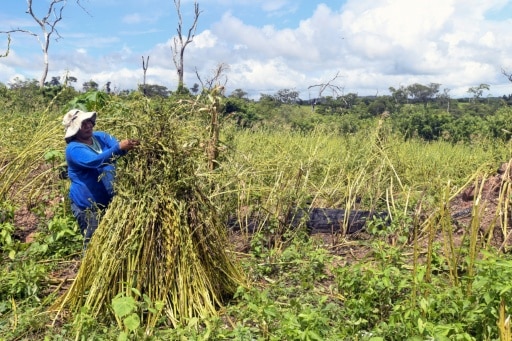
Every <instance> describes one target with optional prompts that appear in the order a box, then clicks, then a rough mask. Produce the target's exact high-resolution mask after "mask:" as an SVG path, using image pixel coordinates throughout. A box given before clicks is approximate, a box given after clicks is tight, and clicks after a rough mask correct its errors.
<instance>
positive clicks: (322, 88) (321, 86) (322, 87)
mask: <svg viewBox="0 0 512 341" xmlns="http://www.w3.org/2000/svg"><path fill="white" fill-rule="evenodd" d="M339 77H341V76H340V72H339V71H338V72H336V75H335V76H334V77H333V78H332V79H330V80H329V81H328V82H327V83H322V84H315V85H310V86H308V90H309V89H311V88H318V97H319V98H320V97H322V94H323V92H324V91H325V90H327V89H330V90H332V92H333V93H334V94H336V95H338V94H339V93H342V92H343V87H341V86H338V85H334V84H332V83H333V82H334V81H335V80H336V79H338V78H339Z"/></svg>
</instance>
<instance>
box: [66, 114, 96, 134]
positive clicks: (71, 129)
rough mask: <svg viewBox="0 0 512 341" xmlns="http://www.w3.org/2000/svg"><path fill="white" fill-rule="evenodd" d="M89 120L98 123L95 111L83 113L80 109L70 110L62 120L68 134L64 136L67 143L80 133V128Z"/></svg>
mask: <svg viewBox="0 0 512 341" xmlns="http://www.w3.org/2000/svg"><path fill="white" fill-rule="evenodd" d="M88 119H92V121H93V122H95V121H96V112H95V111H89V112H86V111H82V110H78V109H73V110H70V111H68V112H67V113H66V115H64V118H63V119H62V124H63V125H64V129H65V132H66V134H65V135H64V139H65V140H66V142H69V140H70V139H71V138H72V137H73V136H75V135H76V133H78V131H79V130H80V127H81V126H82V122H83V121H85V120H88Z"/></svg>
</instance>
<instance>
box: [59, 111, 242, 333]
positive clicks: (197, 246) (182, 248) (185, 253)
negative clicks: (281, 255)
mask: <svg viewBox="0 0 512 341" xmlns="http://www.w3.org/2000/svg"><path fill="white" fill-rule="evenodd" d="M197 105H198V103H197V102H196V103H181V105H179V106H177V107H176V108H174V109H172V112H171V113H151V114H144V115H140V117H137V118H136V119H135V121H134V122H137V127H136V128H137V132H138V133H137V134H138V135H139V139H140V146H139V147H138V148H137V149H136V150H134V151H131V152H130V153H128V155H126V156H125V157H123V158H121V159H119V160H118V170H117V179H116V183H115V189H116V196H115V197H114V199H113V201H112V203H111V204H110V206H109V208H108V209H107V210H106V211H105V214H104V216H103V217H102V220H101V222H100V225H99V227H98V229H97V230H96V232H95V234H94V236H93V238H92V240H91V242H90V244H89V246H88V249H87V251H86V254H85V257H84V258H83V261H82V264H81V266H80V270H79V272H78V274H77V277H76V279H75V281H74V283H73V284H72V286H71V287H70V289H69V290H68V291H67V293H66V294H65V295H63V296H62V297H61V298H60V299H59V300H58V302H57V303H56V304H55V305H54V307H53V308H54V309H56V310H58V311H61V310H62V309H65V308H67V309H69V311H70V312H71V313H78V312H79V311H83V310H82V307H84V306H85V307H86V308H87V311H88V314H89V315H90V316H92V317H100V316H108V313H109V307H110V306H111V303H112V300H113V299H114V298H116V297H120V295H121V296H122V295H125V296H130V297H133V298H135V299H136V300H137V301H138V302H141V304H140V306H141V308H140V310H139V318H140V320H141V323H142V325H143V326H145V328H146V332H147V333H148V334H150V333H151V332H152V330H153V328H154V327H155V325H156V324H157V322H158V321H162V318H163V317H164V316H166V317H167V318H168V321H169V324H170V325H172V326H174V327H177V326H179V325H182V324H183V323H185V322H187V321H190V319H191V318H199V320H200V319H201V318H202V317H208V316H212V315H213V314H215V313H216V312H217V309H218V308H219V306H220V305H221V304H222V303H223V299H224V298H226V297H229V296H231V295H233V294H234V292H235V290H236V288H237V287H238V286H239V285H241V284H243V283H244V277H243V275H242V272H241V270H240V268H239V267H238V265H237V263H236V262H235V260H234V257H233V255H232V254H230V252H229V242H228V240H227V234H226V227H225V224H224V223H223V222H222V221H221V220H220V218H219V215H218V212H217V210H216V208H215V207H214V205H213V204H212V202H211V201H210V200H209V198H208V196H207V189H208V188H209V185H208V181H206V175H207V174H208V172H207V166H205V165H206V164H207V162H206V161H207V158H205V155H207V153H205V147H204V146H205V145H208V141H207V140H208V139H209V135H210V127H208V125H209V124H208V123H206V121H205V120H196V119H194V118H193V116H194V113H198V112H208V111H213V114H216V112H215V110H216V106H215V105H213V106H206V107H205V106H203V107H202V108H201V109H200V108H198V107H197ZM205 108H206V109H208V110H206V111H203V109H205ZM168 110H171V109H168ZM211 113H212V112H211ZM180 116H181V117H184V116H186V117H187V118H186V119H180V118H179V117H180ZM198 173H202V175H201V176H200V175H198ZM164 320H165V319H164Z"/></svg>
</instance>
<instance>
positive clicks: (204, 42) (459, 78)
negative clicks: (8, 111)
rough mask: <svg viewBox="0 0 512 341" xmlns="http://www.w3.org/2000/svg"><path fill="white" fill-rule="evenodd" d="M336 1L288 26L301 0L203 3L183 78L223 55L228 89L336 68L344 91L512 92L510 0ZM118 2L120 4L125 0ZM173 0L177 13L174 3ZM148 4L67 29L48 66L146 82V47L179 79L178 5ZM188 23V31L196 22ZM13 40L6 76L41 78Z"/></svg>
mask: <svg viewBox="0 0 512 341" xmlns="http://www.w3.org/2000/svg"><path fill="white" fill-rule="evenodd" d="M90 1H96V0H90ZM105 1H110V0H105ZM145 1H146V2H145V5H144V7H148V8H149V7H151V6H153V8H152V9H151V11H152V12H155V8H156V7H154V6H155V5H156V4H157V3H158V1H156V0H145ZM191 3H192V2H191V1H188V2H185V1H182V6H183V8H185V7H186V11H190V7H191V6H190V4H191ZM331 3H332V2H327V1H325V2H324V3H319V4H318V5H317V6H316V9H315V10H314V12H311V13H310V15H309V16H308V17H306V18H304V19H303V20H301V21H300V22H298V24H296V25H291V26H288V27H287V28H281V27H282V26H284V25H282V23H283V22H285V21H286V18H287V17H286V15H290V14H286V15H284V13H285V12H287V13H290V12H293V11H294V10H296V9H298V8H300V6H301V5H300V1H298V2H296V1H291V0H279V1H275V0H260V1H254V0H251V1H248V0H237V1H235V0H212V3H208V4H204V5H202V4H201V9H204V10H205V11H204V13H202V14H201V16H202V17H200V19H199V27H198V31H197V34H196V36H195V37H194V40H193V42H192V43H191V44H190V45H188V46H187V48H186V51H185V82H186V83H187V84H190V85H191V84H193V83H196V82H198V81H197V77H196V70H197V72H198V73H199V74H200V75H201V77H203V78H204V77H206V76H207V75H209V74H210V73H211V70H213V69H214V68H215V67H216V65H218V64H219V63H225V64H228V65H229V66H230V68H229V71H228V74H227V76H228V84H227V86H228V90H227V91H228V93H229V91H230V90H232V89H236V88H241V89H243V90H245V91H248V92H251V91H252V92H253V93H254V94H256V95H259V93H261V92H264V93H268V92H272V91H274V92H275V91H277V90H279V89H282V88H289V89H297V90H299V91H302V92H303V93H302V94H301V96H303V97H307V96H308V91H307V88H308V86H310V85H313V84H319V83H321V82H325V81H328V80H329V79H331V78H332V77H333V76H334V75H335V74H336V73H338V72H339V74H340V76H341V77H340V78H339V79H338V82H339V85H340V86H342V87H343V88H344V89H345V92H355V93H359V94H360V95H366V94H371V95H374V94H375V93H377V92H378V93H379V94H385V93H386V92H387V90H388V88H389V87H390V86H393V87H398V86H400V85H409V84H412V83H421V84H429V83H440V84H441V89H444V88H449V89H451V92H450V94H451V95H452V96H457V95H466V91H467V89H468V88H469V87H471V86H477V85H479V84H481V83H486V84H490V85H491V92H493V89H494V88H496V89H499V91H505V93H510V92H511V90H507V89H508V88H509V87H507V85H508V84H509V83H510V82H509V81H508V80H507V79H506V78H505V77H504V76H503V75H502V74H501V69H502V68H505V69H507V70H508V71H509V72H511V71H512V54H511V53H510V51H511V50H512V19H511V18H512V15H510V18H508V19H507V20H502V21H492V20H490V19H489V18H491V16H490V14H489V13H500V11H501V10H502V9H506V8H509V7H510V6H511V3H512V1H510V0H508V1H506V0H487V1H481V0H464V1H463V0H414V1H411V0H380V1H375V0H347V1H346V2H345V3H344V5H343V6H342V5H341V3H340V5H339V6H338V7H334V6H333V5H332V4H331ZM99 4H101V2H99V3H98V6H99ZM127 4H133V3H132V2H131V1H128V2H127ZM109 5H110V6H117V5H116V2H111V3H109ZM221 5H222V6H231V7H230V8H231V11H229V12H226V13H224V15H219V17H218V18H217V19H216V20H214V22H213V23H212V24H211V25H209V24H208V25H206V24H205V22H207V20H211V17H207V16H208V15H209V13H212V11H213V10H216V9H217V8H211V7H210V8H209V7H208V6H221ZM127 6H128V5H127ZM166 6H167V7H166V8H167V9H169V8H170V10H171V14H172V13H174V12H173V10H174V8H173V7H172V6H169V5H166ZM171 7H172V8H171ZM140 8H141V11H140V12H136V11H135V10H133V9H130V11H128V14H125V16H124V18H125V20H126V21H127V22H129V23H130V25H129V26H122V27H119V31H116V30H111V31H110V30H104V31H103V32H102V34H100V35H97V34H96V35H95V34H94V32H91V31H87V30H85V31H83V33H81V32H78V31H75V34H71V33H70V32H68V31H66V33H67V34H66V36H65V39H64V40H63V41H62V42H59V43H58V44H54V45H52V47H51V52H50V53H51V55H50V56H51V60H50V68H51V71H53V72H55V73H58V72H59V71H62V70H67V69H68V70H70V71H71V72H72V75H73V76H75V77H77V78H80V81H81V82H83V81H87V80H90V79H93V80H95V81H96V82H98V83H99V84H101V83H105V82H106V81H111V82H113V83H115V84H116V86H118V87H126V88H135V87H136V86H137V84H139V83H140V82H141V81H142V67H141V56H150V60H149V68H148V73H147V77H148V79H147V81H148V83H154V84H161V85H164V86H167V87H169V89H173V88H174V87H175V86H176V82H177V78H176V71H175V66H174V63H173V60H172V53H171V46H172V38H173V37H172V35H173V34H175V23H174V22H173V21H169V20H166V21H165V23H164V24H162V23H160V24H158V22H157V21H156V19H158V18H163V17H165V16H166V15H167V14H169V13H163V12H162V13H158V14H157V15H155V22H154V24H146V26H136V24H138V23H144V22H145V23H148V21H147V19H148V18H149V19H151V17H148V13H150V12H148V11H142V9H143V8H142V7H140ZM208 9H211V10H212V11H210V12H209V11H208ZM129 13H131V14H129ZM134 13H136V14H134ZM187 13H188V12H187ZM215 13H216V12H215ZM188 14H190V13H188ZM244 14H245V15H248V18H251V20H252V21H249V20H248V19H246V17H244ZM257 16H262V17H265V18H267V20H268V18H269V17H271V18H273V20H274V22H275V25H268V24H261V25H259V26H258V25H255V24H254V22H255V21H254V20H255V19H254V18H255V17H257ZM157 17H158V18H157ZM122 18H123V17H122V16H121V15H120V19H122ZM201 18H203V19H205V20H204V21H203V20H202V19H201ZM206 18H208V19H207V20H206ZM185 19H190V18H189V17H185ZM249 22H252V23H253V24H249ZM265 22H266V23H268V22H269V21H265ZM186 23H187V22H186ZM159 25H160V26H159ZM203 25H204V26H203ZM109 27H110V28H112V25H111V26H109ZM184 29H185V31H184V32H185V33H186V29H188V26H187V24H186V25H185V27H184ZM0 30H1V28H0ZM127 32H132V33H131V34H130V35H127V34H125V33H127ZM166 32H167V34H166ZM141 33H144V35H142V34H141ZM157 36H158V39H157V38H156V37H157ZM139 37H140V38H139ZM16 39H18V41H19V39H24V40H25V39H28V38H27V37H23V38H21V37H16ZM138 39H140V41H139V40H138ZM31 43H32V44H33V45H37V44H35V43H34V41H33V40H32V42H31ZM52 44H53V43H52ZM110 46H115V48H111V47H110ZM13 47H15V48H13V51H12V52H11V53H13V54H12V56H16V58H15V60H13V59H12V58H3V59H2V58H0V77H1V78H0V81H1V82H3V81H4V80H5V79H8V78H9V77H12V76H13V75H14V74H19V73H20V72H21V71H23V72H25V71H27V76H28V77H30V76H31V75H36V77H38V76H39V72H38V71H37V70H40V67H39V65H36V64H35V63H34V62H33V61H32V58H33V57H34V56H33V55H32V56H27V55H26V54H22V53H21V44H20V45H18V42H16V44H14V45H13ZM18 51H19V52H18ZM53 51H55V52H53ZM69 51H74V52H71V53H70V52H69ZM101 51H106V52H101ZM100 52H101V53H100ZM34 53H35V52H34ZM37 58H39V60H40V59H41V58H42V57H41V56H40V55H37ZM38 68H39V69H38ZM31 70H32V71H31ZM75 73H76V74H75ZM82 77H83V79H82ZM510 88H511V89H512V85H510ZM502 94H503V92H501V93H496V95H502Z"/></svg>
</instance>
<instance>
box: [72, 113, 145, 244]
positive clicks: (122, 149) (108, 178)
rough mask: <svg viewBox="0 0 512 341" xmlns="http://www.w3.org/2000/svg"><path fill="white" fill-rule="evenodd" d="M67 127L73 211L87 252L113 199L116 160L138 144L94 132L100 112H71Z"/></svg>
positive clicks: (134, 141)
mask: <svg viewBox="0 0 512 341" xmlns="http://www.w3.org/2000/svg"><path fill="white" fill-rule="evenodd" d="M62 124H63V125H64V127H65V136H64V139H65V140H66V144H67V146H66V161H67V166H68V176H69V179H70V180H71V187H70V189H69V198H70V199H71V210H72V212H73V215H74V216H75V218H76V220H77V222H78V225H79V227H80V231H81V233H82V235H83V236H84V249H86V248H87V245H88V243H89V240H90V239H91V237H92V235H93V233H94V231H95V230H96V228H97V227H98V222H99V215H100V213H101V211H102V210H104V209H105V208H106V207H107V206H108V204H109V203H110V201H111V200H112V197H113V196H114V191H113V184H112V182H113V180H114V176H115V174H114V173H115V160H116V157H119V156H123V155H125V154H126V153H127V152H128V151H129V150H131V149H133V148H135V147H136V146H137V145H138V144H139V142H138V141H137V140H129V139H127V140H122V141H121V142H118V141H117V140H116V138H115V137H113V136H111V135H109V134H107V133H105V132H101V131H96V132H93V128H94V125H95V124H96V112H85V111H81V110H78V109H73V110H70V111H68V113H67V114H66V115H64V119H63V120H62Z"/></svg>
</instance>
